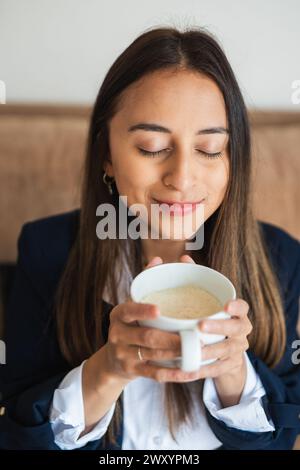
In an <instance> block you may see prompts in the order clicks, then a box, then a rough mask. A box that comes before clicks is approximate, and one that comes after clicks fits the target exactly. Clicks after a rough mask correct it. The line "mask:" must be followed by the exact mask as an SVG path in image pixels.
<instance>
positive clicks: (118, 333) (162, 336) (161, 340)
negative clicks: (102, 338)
mask: <svg viewBox="0 0 300 470" xmlns="http://www.w3.org/2000/svg"><path fill="white" fill-rule="evenodd" d="M110 341H111V342H112V343H115V344H119V343H122V344H126V345H133V346H134V345H135V346H144V347H146V348H151V349H156V348H157V349H173V350H175V351H177V352H180V351H181V340H180V336H179V335H178V334H177V333H171V332H168V331H162V330H159V329H158V328H150V327H144V326H129V325H124V324H123V325H121V327H120V325H118V324H115V325H113V326H112V328H111V331H110Z"/></svg>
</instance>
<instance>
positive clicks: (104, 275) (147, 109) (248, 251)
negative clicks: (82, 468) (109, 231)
mask: <svg viewBox="0 0 300 470" xmlns="http://www.w3.org/2000/svg"><path fill="white" fill-rule="evenodd" d="M250 157H251V152H250V137H249V126H248V120H247V113H246V109H245V105H244V102H243V98H242V96H241V93H240V90H239V87H238V85H237V82H236V80H235V77H234V74H233V72H232V70H231V67H230V65H229V63H228V61H227V59H226V56H225V54H224V52H223V51H222V49H221V48H220V46H219V45H218V44H217V42H216V41H215V39H214V38H213V37H212V36H211V35H209V34H208V33H207V32H205V31H202V30H200V29H199V30H197V29H194V30H189V31H186V32H180V31H178V30H176V29H173V28H158V29H153V30H150V31H148V32H146V33H144V34H142V35H141V36H140V37H138V38H137V39H136V40H135V41H134V42H133V43H132V44H131V45H130V46H129V47H128V48H127V49H126V50H125V51H124V52H123V53H122V54H121V55H120V57H119V58H118V59H117V60H116V61H115V63H114V64H113V65H112V67H111V68H110V70H109V72H108V73H107V75H106V77H105V79H104V82H103V84H102V86H101V89H100V91H99V95H98V97H97V100H96V103H95V106H94V110H93V114H92V118H91V124H90V131H89V141H88V150H87V158H86V166H85V178H84V184H83V189H82V201H81V208H80V210H76V211H72V212H69V213H66V214H61V215H58V216H53V217H49V218H45V219H41V220H38V221H34V222H30V223H27V224H25V225H24V227H23V229H22V232H21V235H20V237H19V240H18V248H19V257H18V266H17V271H16V278H15V284H14V288H13V292H12V295H11V299H10V303H9V308H8V314H7V320H6V344H7V365H6V366H5V367H3V368H2V369H1V374H2V386H1V389H2V391H3V397H2V398H3V399H2V402H3V403H2V406H3V410H4V412H3V413H2V416H1V418H0V427H1V437H0V444H1V445H0V447H1V448H5V449H75V448H80V449H104V448H106V449H116V448H121V449H142V448H143V449H157V448H162V449H217V448H225V449H290V448H292V447H293V444H294V441H295V437H296V435H297V434H298V432H299V430H300V419H299V416H300V374H299V371H300V368H299V365H297V362H299V361H295V360H294V359H295V355H293V353H294V352H295V350H294V349H293V348H294V347H295V344H296V343H295V340H296V339H297V333H296V322H297V315H298V298H299V284H300V282H299V281H300V268H299V259H300V249H299V243H298V242H297V241H296V240H294V239H293V238H292V237H290V236H289V235H288V234H287V233H285V232H284V231H282V230H280V229H278V228H276V227H273V226H271V225H267V224H263V223H260V222H258V221H256V220H255V219H254V216H253V214H252V210H251V207H252V203H251V184H250V176H251V158H250ZM119 196H126V197H127V199H126V204H127V208H129V207H131V206H132V205H133V204H142V205H143V207H145V208H146V209H147V211H148V213H150V209H151V206H152V205H153V204H156V205H157V204H158V205H159V204H161V203H163V202H165V203H184V202H193V203H200V204H199V206H196V207H197V209H198V208H199V207H204V227H205V232H204V233H205V237H204V246H203V248H202V249H200V250H194V251H193V250H189V251H188V250H186V249H185V247H186V245H185V242H186V238H189V237H182V238H181V239H178V238H176V237H175V236H174V233H175V229H176V228H178V224H180V223H181V222H182V219H184V220H186V218H188V217H189V218H190V219H189V220H190V222H191V223H192V232H191V233H190V235H191V236H193V235H195V234H196V233H197V231H198V229H200V228H201V224H199V222H197V220H198V219H197V220H195V217H193V216H194V212H193V213H192V214H191V213H189V214H188V213H185V212H184V211H183V212H182V213H181V215H178V214H177V215H174V214H173V216H172V217H171V219H172V223H173V226H172V227H173V228H172V230H171V233H168V237H166V238H164V237H163V235H165V234H166V233H167V227H166V226H165V225H164V222H163V221H161V220H159V221H155V220H154V219H153V220H152V219H150V221H149V225H148V231H149V232H150V229H151V228H153V229H154V231H155V230H156V232H159V235H160V237H159V238H151V237H148V238H146V237H145V238H142V237H138V238H137V239H134V238H130V237H128V236H126V237H123V238H122V237H117V238H115V237H108V238H106V239H101V240H99V237H98V236H96V233H95V229H96V225H97V221H98V218H97V217H96V213H98V212H97V208H98V206H99V205H101V204H104V203H110V204H113V206H114V207H115V208H116V211H118V210H119V208H120V206H119ZM159 207H162V206H159ZM179 207H180V208H183V207H185V206H184V205H182V204H181V205H180V206H179ZM117 213H118V212H117ZM128 215H129V219H130V220H134V218H135V217H134V215H132V213H131V212H130V211H129V214H128ZM202 222H203V221H202ZM127 223H128V221H127ZM116 224H117V228H118V227H119V219H118V217H117V220H116ZM117 233H118V232H117ZM97 234H98V232H97ZM100 238H101V237H100ZM173 261H181V262H197V263H201V264H205V265H207V266H210V267H212V268H214V269H217V270H218V271H220V272H222V273H223V274H225V275H226V276H228V277H229V278H230V279H231V281H232V282H233V284H234V285H235V287H236V290H237V293H238V299H237V300H236V301H232V302H230V303H229V304H227V305H226V306H225V309H226V310H227V311H228V312H229V313H230V314H231V316H232V317H231V319H229V320H225V321H222V320H218V321H211V323H210V329H209V330H208V329H207V328H208V325H207V324H206V322H205V321H201V322H199V328H200V329H201V330H202V331H209V332H211V333H221V334H224V335H225V336H226V340H224V341H223V342H222V343H219V344H217V345H212V346H205V347H203V357H204V358H205V359H208V358H212V357H217V358H218V359H219V360H218V361H217V362H216V363H214V364H210V365H207V366H203V367H202V368H200V370H199V371H197V372H194V373H184V372H182V371H181V370H180V369H168V368H163V367H159V366H157V365H156V366H155V365H153V364H152V363H151V360H152V359H156V360H157V359H170V358H173V357H176V356H178V354H180V341H179V336H178V335H176V334H174V333H167V332H162V331H160V330H155V329H150V328H142V327H139V326H138V325H137V322H136V320H137V319H139V318H152V317H154V316H156V315H157V314H158V312H157V309H156V307H155V306H153V305H152V306H151V305H146V304H136V303H134V302H132V301H131V300H130V299H129V298H128V296H129V285H130V280H131V279H132V277H133V276H135V275H136V274H137V273H138V272H140V271H141V270H142V269H143V268H145V267H148V268H149V267H150V266H152V265H155V264H157V263H162V262H173ZM248 348H249V349H248ZM246 351H247V353H246ZM293 358H294V359H293ZM2 431H3V432H2Z"/></svg>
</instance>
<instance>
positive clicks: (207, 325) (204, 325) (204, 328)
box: [200, 322, 210, 331]
mask: <svg viewBox="0 0 300 470" xmlns="http://www.w3.org/2000/svg"><path fill="white" fill-rule="evenodd" d="M200 329H201V330H202V331H209V329H210V325H209V323H207V322H202V324H201V325H200Z"/></svg>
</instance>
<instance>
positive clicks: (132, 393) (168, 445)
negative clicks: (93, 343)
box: [50, 353, 275, 450]
mask: <svg viewBox="0 0 300 470" xmlns="http://www.w3.org/2000/svg"><path fill="white" fill-rule="evenodd" d="M245 357H246V364H247V379H246V384H245V387H244V390H243V393H242V396H241V399H240V402H239V404H238V405H235V406H230V407H227V408H223V409H222V407H221V404H220V402H219V399H218V395H217V391H216V388H215V386H214V381H213V380H212V379H210V378H208V379H205V381H204V388H203V402H204V403H205V406H206V407H207V408H208V410H209V412H210V413H211V414H212V415H213V416H214V417H215V418H217V419H220V420H221V421H223V422H224V423H225V424H227V425H229V426H231V427H234V428H237V429H241V430H244V431H253V432H266V431H274V429H275V428H274V426H273V423H272V422H271V421H270V422H269V421H268V419H267V417H266V414H265V412H264V409H263V407H262V404H261V401H260V398H261V397H262V396H263V395H265V390H264V388H263V385H262V383H261V381H260V378H259V376H258V375H257V374H256V372H255V370H254V368H253V366H252V364H251V362H250V360H249V358H248V356H247V354H246V353H245ZM82 367H83V363H82V364H81V365H80V366H78V367H76V368H75V369H73V370H71V371H70V372H69V373H68V374H67V375H66V376H65V378H64V379H63V380H62V382H61V384H60V385H59V387H58V389H56V390H55V392H54V396H53V402H52V406H51V410H50V422H51V426H52V429H53V432H54V436H55V443H56V444H57V445H58V446H59V447H60V448H61V449H64V450H71V449H76V448H79V447H82V446H84V445H86V444H87V443H88V442H89V441H93V440H97V439H100V438H101V437H102V436H103V435H104V434H105V432H106V431H107V428H108V425H109V423H110V421H111V418H112V416H113V412H114V409H115V403H114V404H113V405H112V406H111V408H110V409H109V410H108V412H107V413H106V414H105V415H104V416H103V418H102V419H100V420H99V422H98V423H97V424H96V425H95V427H94V428H93V429H92V430H91V431H90V432H89V433H88V434H85V435H84V436H82V437H80V438H79V436H80V434H81V432H82V431H83V430H84V428H85V420H84V407H83V397H82V383H81V381H82ZM163 390H164V384H162V383H160V382H156V381H155V380H153V379H149V378H145V377H138V378H137V379H135V380H132V381H131V382H129V383H128V384H127V385H126V387H125V388H124V392H123V393H124V401H123V420H124V423H123V441H122V449H124V450H125V449H127V450H133V449H143V450H146V449H149V450H155V449H167V450H172V449H174V450H175V449H177V450H180V449H181V450H188V449H190V450H193V449H198V450H200V449H216V448H217V447H219V446H221V445H222V443H221V442H220V441H219V440H218V438H217V437H216V436H215V435H214V433H213V432H212V430H211V429H210V427H209V425H208V422H207V419H206V416H205V412H204V410H203V408H202V407H201V405H199V403H200V402H201V400H199V397H195V399H194V410H195V411H194V413H193V416H194V425H193V426H184V427H181V428H180V429H179V432H178V433H177V434H176V439H177V441H178V444H177V443H176V442H175V441H174V440H173V439H172V436H171V434H170V432H169V429H168V424H167V416H166V413H165V411H164V409H163ZM192 393H194V392H192Z"/></svg>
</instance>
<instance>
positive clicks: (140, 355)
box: [138, 346, 143, 361]
mask: <svg viewBox="0 0 300 470" xmlns="http://www.w3.org/2000/svg"><path fill="white" fill-rule="evenodd" d="M138 356H139V360H140V361H143V356H142V353H141V347H140V346H139V347H138Z"/></svg>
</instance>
